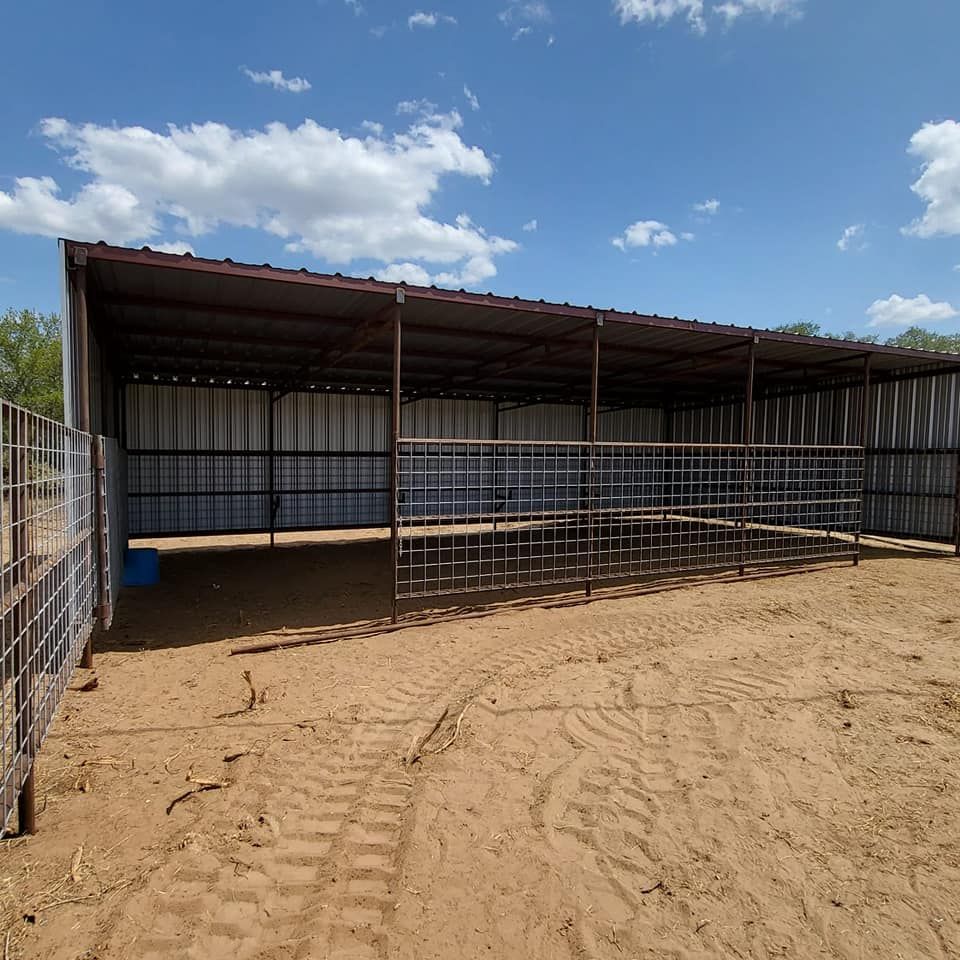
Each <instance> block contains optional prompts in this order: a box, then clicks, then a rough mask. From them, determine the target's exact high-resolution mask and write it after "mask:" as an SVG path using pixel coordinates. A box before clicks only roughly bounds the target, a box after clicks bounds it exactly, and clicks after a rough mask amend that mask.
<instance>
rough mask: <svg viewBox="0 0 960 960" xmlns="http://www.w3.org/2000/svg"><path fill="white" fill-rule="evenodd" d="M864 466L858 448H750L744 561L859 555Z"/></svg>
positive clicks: (763, 561)
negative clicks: (858, 541) (857, 542)
mask: <svg viewBox="0 0 960 960" xmlns="http://www.w3.org/2000/svg"><path fill="white" fill-rule="evenodd" d="M863 465H864V459H863V449H862V448H861V447H846V446H756V447H751V448H750V449H749V452H748V454H747V468H746V472H747V477H746V483H745V487H746V488H747V497H746V501H747V514H746V519H747V537H746V551H745V557H746V562H748V563H770V562H780V561H789V560H818V559H830V558H840V557H846V556H855V555H857V554H858V548H857V546H856V537H857V535H858V534H859V532H860V525H861V522H862V513H863Z"/></svg>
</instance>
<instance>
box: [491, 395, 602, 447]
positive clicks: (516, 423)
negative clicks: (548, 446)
mask: <svg viewBox="0 0 960 960" xmlns="http://www.w3.org/2000/svg"><path fill="white" fill-rule="evenodd" d="M585 437H586V418H585V415H584V409H583V407H581V406H573V405H571V404H562V403H538V404H534V405H532V406H529V407H516V408H514V409H512V410H501V411H500V436H499V438H498V439H500V440H561V441H568V442H570V441H576V440H583V439H585Z"/></svg>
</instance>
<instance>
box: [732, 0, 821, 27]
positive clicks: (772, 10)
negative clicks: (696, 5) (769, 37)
mask: <svg viewBox="0 0 960 960" xmlns="http://www.w3.org/2000/svg"><path fill="white" fill-rule="evenodd" d="M803 4H804V0H727V2H725V3H720V4H717V6H715V7H714V8H713V12H714V13H718V14H720V16H722V17H723V18H724V19H725V20H726V21H727V24H728V25H729V24H731V23H733V22H734V21H735V20H737V19H739V18H740V17H743V16H750V15H751V14H753V15H757V16H763V17H766V18H767V19H768V20H770V19H773V18H774V17H784V18H785V19H787V20H798V19H799V18H800V17H802V16H803Z"/></svg>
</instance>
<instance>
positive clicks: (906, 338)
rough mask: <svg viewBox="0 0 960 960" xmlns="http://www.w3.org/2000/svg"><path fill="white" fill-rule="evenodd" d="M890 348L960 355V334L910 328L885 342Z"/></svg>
mask: <svg viewBox="0 0 960 960" xmlns="http://www.w3.org/2000/svg"><path fill="white" fill-rule="evenodd" d="M887 346H890V347H909V348H910V349H911V350H932V351H934V352H936V353H960V333H934V332H933V331H932V330H924V329H923V327H910V329H909V330H904V331H903V333H898V334H897V335H896V336H895V337H890V339H889V340H887Z"/></svg>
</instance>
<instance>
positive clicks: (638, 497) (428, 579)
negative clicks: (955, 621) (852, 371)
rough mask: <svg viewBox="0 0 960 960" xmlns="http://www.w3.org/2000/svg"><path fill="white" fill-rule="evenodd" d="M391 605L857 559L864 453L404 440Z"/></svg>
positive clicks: (400, 454) (855, 450) (822, 448)
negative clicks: (394, 601) (583, 583)
mask: <svg viewBox="0 0 960 960" xmlns="http://www.w3.org/2000/svg"><path fill="white" fill-rule="evenodd" d="M397 471H398V473H397V514H398V528H399V529H398V550H397V555H396V557H395V564H396V582H397V598H399V599H404V598H413V597H426V596H438V595H443V594H454V593H472V592H478V591H483V590H496V589H510V588H514V587H533V586H541V585H546V584H561V583H572V582H577V581H586V582H589V581H592V580H605V579H618V578H627V577H637V576H646V575H651V574H663V573H667V572H670V573H672V572H681V571H687V570H702V569H717V568H723V567H735V566H741V567H742V566H745V565H748V564H749V565H757V564H766V563H789V562H794V561H803V560H824V559H840V558H855V557H857V556H858V552H859V551H858V544H857V538H858V535H859V531H860V522H861V502H862V500H861V491H862V484H863V451H862V449H861V448H859V447H831V446H784V445H777V446H772V445H771V446H767V445H759V446H750V447H748V446H744V445H738V444H650V443H648V444H642V443H640V444H630V443H597V444H589V443H552V442H536V441H517V442H508V441H487V442H480V441H458V440H425V439H415V440H412V439H407V440H400V441H399V443H398V448H397Z"/></svg>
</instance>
